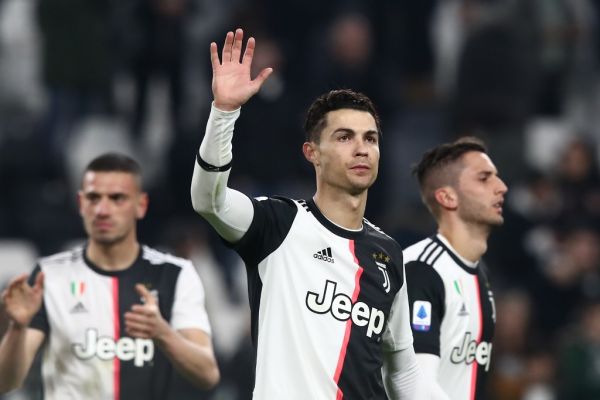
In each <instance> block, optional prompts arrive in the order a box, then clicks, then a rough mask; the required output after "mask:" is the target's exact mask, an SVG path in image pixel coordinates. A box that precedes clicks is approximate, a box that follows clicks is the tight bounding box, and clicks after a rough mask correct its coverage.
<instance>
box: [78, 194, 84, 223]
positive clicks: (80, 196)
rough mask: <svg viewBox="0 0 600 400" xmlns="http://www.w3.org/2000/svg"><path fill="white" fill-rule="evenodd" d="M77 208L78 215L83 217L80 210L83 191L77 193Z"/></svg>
mask: <svg viewBox="0 0 600 400" xmlns="http://www.w3.org/2000/svg"><path fill="white" fill-rule="evenodd" d="M77 207H78V208H79V215H81V216H82V217H83V210H82V209H81V208H82V207H83V191H82V190H78V191H77Z"/></svg>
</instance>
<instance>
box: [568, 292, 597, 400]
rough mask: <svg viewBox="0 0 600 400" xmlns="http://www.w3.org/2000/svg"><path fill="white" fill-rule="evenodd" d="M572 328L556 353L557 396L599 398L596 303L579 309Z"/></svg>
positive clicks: (576, 399)
mask: <svg viewBox="0 0 600 400" xmlns="http://www.w3.org/2000/svg"><path fill="white" fill-rule="evenodd" d="M579 311H580V312H579V319H578V323H577V325H576V328H575V330H574V331H573V332H571V333H570V334H569V335H568V336H567V342H566V344H565V346H564V348H563V351H562V352H561V354H560V362H559V366H560V367H559V374H558V376H559V380H558V387H559V390H558V391H559V399H561V400H562V399H565V400H567V399H568V400H592V399H594V400H595V399H598V398H600V302H599V301H598V300H595V301H593V302H590V303H589V304H587V305H586V306H583V307H581V309H580V310H579Z"/></svg>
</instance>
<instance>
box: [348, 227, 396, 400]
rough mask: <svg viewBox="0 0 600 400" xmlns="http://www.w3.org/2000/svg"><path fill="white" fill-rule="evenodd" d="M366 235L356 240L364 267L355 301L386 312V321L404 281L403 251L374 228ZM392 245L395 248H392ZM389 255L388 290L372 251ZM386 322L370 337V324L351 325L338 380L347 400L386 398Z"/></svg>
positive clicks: (359, 260) (355, 247)
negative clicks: (384, 359)
mask: <svg viewBox="0 0 600 400" xmlns="http://www.w3.org/2000/svg"><path fill="white" fill-rule="evenodd" d="M367 232H368V233H367V235H365V237H364V238H362V239H360V240H356V241H355V242H354V254H355V256H356V258H357V259H358V263H359V265H360V266H361V267H362V268H363V272H362V275H361V277H360V292H359V293H358V298H357V299H356V302H363V303H365V304H367V305H368V306H369V308H370V310H371V312H373V308H376V309H377V310H380V311H382V312H383V314H384V315H385V321H386V323H387V318H388V317H389V314H390V309H391V306H392V303H393V301H394V298H395V296H396V294H397V293H398V291H399V290H400V288H401V287H402V285H403V284H404V275H403V268H402V266H403V261H402V251H401V249H400V246H398V245H397V244H395V245H391V243H395V242H391V240H390V239H388V238H387V236H383V235H382V234H381V233H379V232H377V231H375V229H373V228H369V229H367ZM392 246H393V247H392ZM382 251H383V253H385V254H387V255H388V256H389V257H390V260H389V261H388V262H386V265H387V267H386V271H387V273H388V275H389V280H390V282H391V288H390V291H389V292H388V293H386V292H385V288H384V286H383V282H384V277H383V274H382V272H381V270H380V269H379V268H378V266H377V264H376V263H375V259H374V257H373V253H378V252H382ZM384 331H385V325H384V326H383V328H382V330H381V332H380V333H377V334H375V333H372V335H371V337H368V336H367V326H362V327H361V326H357V325H356V324H352V328H351V332H350V338H349V341H348V346H347V348H346V357H345V359H344V365H343V367H342V371H341V374H340V377H339V380H338V387H339V388H340V390H341V391H342V393H343V395H344V399H348V400H353V399H361V400H362V399H386V398H387V397H386V395H385V389H384V387H383V383H382V378H381V367H382V365H383V358H382V357H383V355H382V350H381V347H382V340H383V339H382V336H383V332H384Z"/></svg>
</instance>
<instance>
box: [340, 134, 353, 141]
mask: <svg viewBox="0 0 600 400" xmlns="http://www.w3.org/2000/svg"><path fill="white" fill-rule="evenodd" d="M348 140H350V135H347V134H346V135H342V136H340V137H338V141H340V142H347V141H348Z"/></svg>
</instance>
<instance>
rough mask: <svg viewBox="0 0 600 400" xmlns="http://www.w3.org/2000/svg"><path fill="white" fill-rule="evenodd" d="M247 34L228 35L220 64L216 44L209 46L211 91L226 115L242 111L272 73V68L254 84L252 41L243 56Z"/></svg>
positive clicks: (238, 30) (230, 33) (262, 72)
mask: <svg viewBox="0 0 600 400" xmlns="http://www.w3.org/2000/svg"><path fill="white" fill-rule="evenodd" d="M243 39H244V32H243V31H242V30H241V29H236V31H235V34H234V33H233V32H228V33H227V36H226V37H225V44H224V45H223V50H222V54H221V58H222V59H221V60H219V54H218V51H217V50H218V49H217V44H216V43H215V42H212V43H211V44H210V62H211V64H212V70H213V80H212V91H213V96H214V100H215V106H216V107H217V108H218V109H220V110H223V111H233V110H235V109H237V108H239V107H241V106H242V105H243V104H244V103H245V102H246V101H248V99H250V97H252V96H254V94H256V93H257V92H258V91H259V90H260V87H261V86H262V84H263V83H264V82H265V80H266V79H267V78H268V77H269V75H271V72H273V68H265V69H263V70H262V71H260V73H259V74H258V76H257V77H256V78H255V79H254V80H253V79H251V77H250V67H251V65H252V58H253V57H254V48H255V47H256V42H255V40H254V38H252V37H251V38H249V39H248V41H247V43H246V50H245V51H244V55H243V57H241V60H240V56H241V55H242V44H243Z"/></svg>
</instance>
